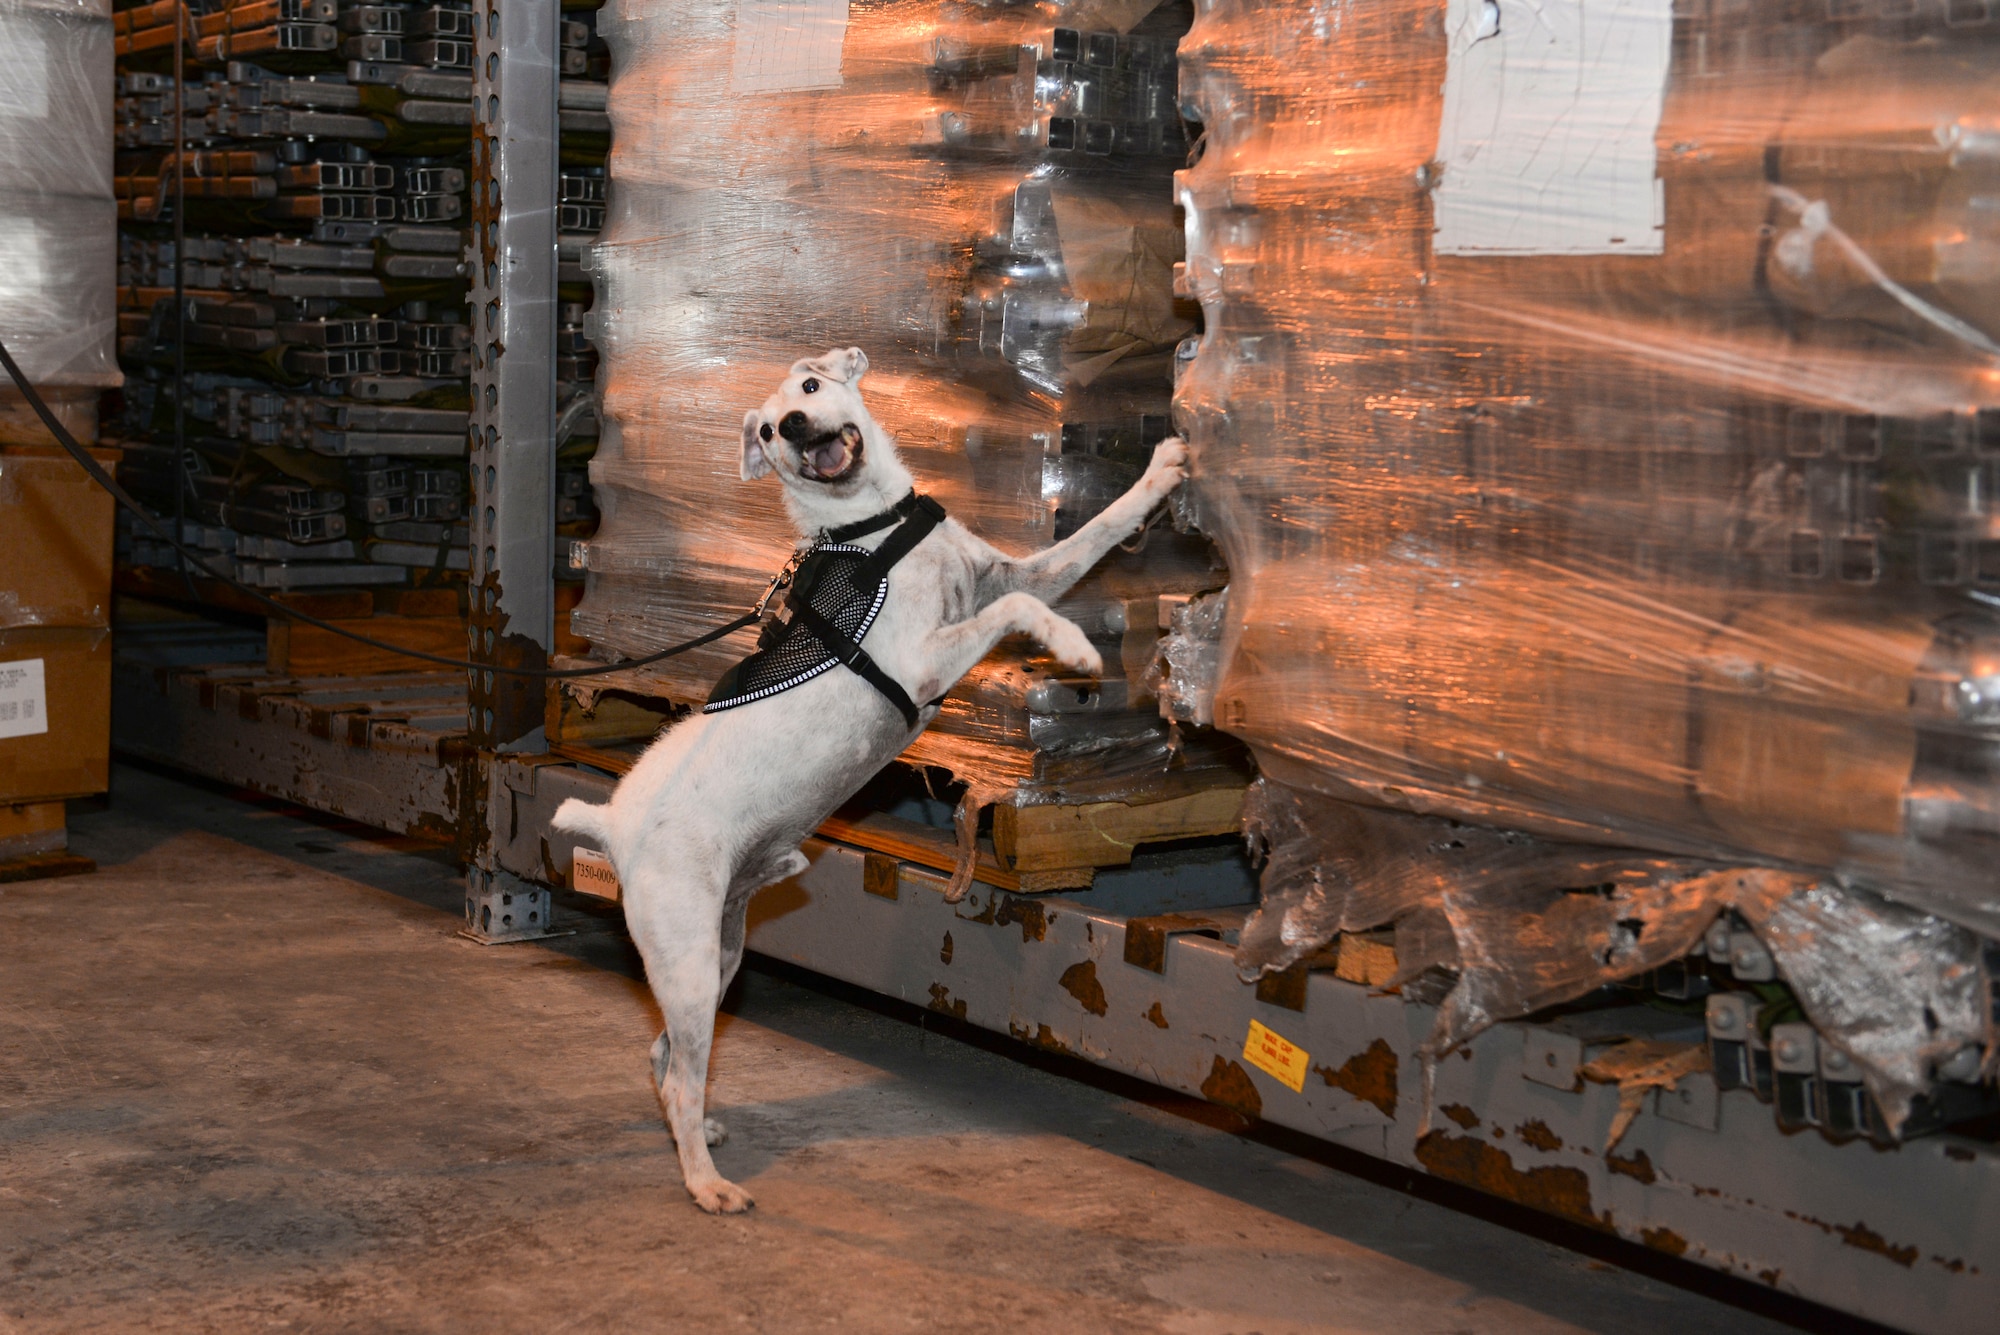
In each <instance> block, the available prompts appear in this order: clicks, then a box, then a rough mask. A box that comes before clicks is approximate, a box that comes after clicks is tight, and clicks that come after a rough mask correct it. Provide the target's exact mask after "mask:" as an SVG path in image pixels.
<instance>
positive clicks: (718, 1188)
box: [688, 1178, 757, 1214]
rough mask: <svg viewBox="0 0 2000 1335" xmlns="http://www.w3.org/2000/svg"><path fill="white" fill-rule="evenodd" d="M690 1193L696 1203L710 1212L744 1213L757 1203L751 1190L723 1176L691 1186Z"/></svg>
mask: <svg viewBox="0 0 2000 1335" xmlns="http://www.w3.org/2000/svg"><path fill="white" fill-rule="evenodd" d="M688 1194H689V1195H690V1196H692V1197H694V1203H695V1204H696V1205H699V1206H700V1207H701V1208H702V1209H704V1210H706V1211H707V1212H708V1213H710V1214H742V1213H743V1212H744V1211H745V1210H748V1209H749V1208H750V1207H751V1206H753V1205H755V1204H756V1203H757V1202H756V1201H755V1200H753V1199H752V1198H751V1196H750V1193H749V1192H747V1191H745V1190H743V1188H741V1187H739V1186H737V1185H736V1184H735V1183H734V1182H725V1181H724V1180H723V1179H721V1178H717V1179H715V1181H713V1182H707V1183H703V1184H702V1185H701V1186H699V1187H689V1188H688Z"/></svg>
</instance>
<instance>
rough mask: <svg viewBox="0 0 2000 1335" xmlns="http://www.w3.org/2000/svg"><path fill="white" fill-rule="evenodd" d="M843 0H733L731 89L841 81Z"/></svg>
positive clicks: (781, 89)
mask: <svg viewBox="0 0 2000 1335" xmlns="http://www.w3.org/2000/svg"><path fill="white" fill-rule="evenodd" d="M846 44H847V0H737V3H736V46H735V49H734V51H732V52H731V54H730V61H729V91H730V92H732V93H791V92H799V91H801V90H804V89H808V88H838V87H840V82H841V80H840V56H841V51H842V48H844V47H845V46H846Z"/></svg>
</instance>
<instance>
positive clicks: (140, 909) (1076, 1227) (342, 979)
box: [0, 769, 1854, 1335]
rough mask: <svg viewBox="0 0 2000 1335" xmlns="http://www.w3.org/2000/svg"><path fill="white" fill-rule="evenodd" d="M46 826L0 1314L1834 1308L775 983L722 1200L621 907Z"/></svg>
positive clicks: (1453, 1318) (1820, 1321)
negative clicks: (1535, 1228)
mask: <svg viewBox="0 0 2000 1335" xmlns="http://www.w3.org/2000/svg"><path fill="white" fill-rule="evenodd" d="M73 828H74V834H75V838H74V842H75V845H76V847H77V848H78V850H79V851H81V852H84V853H86V854H88V855H89V856H92V857H95V858H97V859H98V861H99V863H100V864H101V870H100V871H99V872H98V873H97V874H95V875H92V876H86V877H77V878H73V879H69V880H62V881H49V882H41V883H32V884H27V885H17V886H8V887H5V888H4V891H0V1332H8V1333H11V1332H15V1331H63V1332H90V1331H125V1330H171V1331H177V1332H178V1331H243V1330H261V1329H274V1330H275V1329H292V1330H324V1331H336V1330H337V1331H355V1330H366V1331H478V1332H488V1331H523V1332H535V1333H536V1335H553V1333H554V1332H558V1331H578V1332H582V1331H621V1332H622V1331H652V1330H675V1331H702V1330H736V1329H751V1330H785V1331H792V1330H803V1329H818V1328H825V1329H832V1330H860V1331H891V1330H948V1331H987V1330H994V1331H999V1330H1008V1331H1013V1330H1033V1331H1043V1330H1050V1331H1067V1330H1077V1331H1083V1330H1089V1331H1099V1330H1118V1331H1125V1330H1131V1331H1155V1330H1159V1331H1176V1332H1239V1333H1247V1332H1253V1331H1254V1332H1261V1335H1280V1333H1281V1332H1289V1331H1303V1330H1341V1331H1356V1332H1361V1331H1370V1332H1372V1331H1382V1332H1395V1335H1424V1333H1430V1332H1435V1333H1436V1335H1474V1333H1477V1335H1485V1333H1486V1332H1511V1331H1533V1332H1558V1331H1577V1330H1584V1331H1602V1332H1616V1333H1617V1335H1643V1333H1645V1332H1661V1333H1662V1335H1665V1333H1666V1332H1673V1335H1686V1333H1687V1332H1690V1331H1700V1332H1730V1333H1735V1332H1744V1333H1748V1332H1761V1331H1777V1330H1781V1329H1784V1328H1786V1327H1785V1326H1784V1325H1781V1324H1780V1322H1779V1321H1778V1320H1774V1319H1772V1316H1773V1314H1775V1316H1777V1317H1779V1318H1784V1319H1785V1320H1786V1321H1787V1322H1790V1323H1794V1324H1801V1325H1807V1326H1816V1327H1817V1326H1830V1325H1833V1324H1836V1323H1835V1322H1834V1321H1833V1319H1832V1318H1831V1316H1830V1314H1825V1313H1819V1312H1816V1311H1815V1310H1813V1309H1807V1308H1800V1307H1777V1306H1773V1305H1772V1304H1770V1303H1766V1304H1765V1308H1766V1310H1765V1312H1764V1313H1762V1314H1759V1313H1753V1312H1751V1311H1749V1310H1746V1309H1745V1308H1743V1307H1741V1306H1735V1305H1731V1304H1730V1303H1727V1302H1723V1301H1717V1299H1716V1297H1715V1296H1713V1295H1714V1294H1715V1293H1720V1294H1721V1295H1722V1296H1723V1297H1724V1298H1734V1297H1741V1296H1743V1295H1744V1294H1745V1293H1748V1292H1754V1291H1748V1290H1739V1289H1737V1288H1736V1287H1734V1286H1732V1285H1729V1284H1718V1285H1712V1286H1709V1289H1710V1291H1709V1292H1708V1293H1701V1292H1695V1291H1691V1290H1690V1289H1689V1288H1686V1287H1678V1286H1676V1285H1674V1284H1669V1283H1664V1282H1661V1281H1660V1280H1659V1279H1657V1278H1649V1277H1645V1276H1641V1275H1639V1274H1635V1273H1632V1272H1631V1271H1628V1270H1625V1269H1621V1268H1618V1267H1617V1266H1614V1265H1608V1264H1606V1263H1605V1262H1604V1261H1603V1260H1601V1259H1596V1260H1594V1259H1590V1258H1588V1257H1586V1256H1584V1255H1581V1254H1579V1253H1577V1252H1575V1251H1570V1250H1566V1249H1564V1248H1562V1247H1559V1246H1556V1245H1553V1244H1552V1243H1551V1242H1549V1241H1547V1240H1544V1239H1538V1238H1536V1237H1532V1236H1529V1235H1527V1234H1524V1233H1522V1232H1518V1231H1514V1230H1512V1229H1509V1228H1506V1227H1502V1226H1501V1225H1500V1224H1498V1223H1495V1222H1492V1221H1491V1220H1489V1219H1484V1218H1478V1217H1474V1216H1472V1215H1470V1214H1467V1213H1465V1212H1463V1211H1460V1210H1456V1209H1451V1208H1446V1207H1445V1206H1444V1205H1441V1204H1438V1203H1436V1202H1435V1201H1433V1200H1427V1199H1422V1198H1420V1197H1419V1196H1416V1195H1411V1194H1407V1193H1404V1192H1401V1191H1398V1190H1394V1189H1392V1188H1391V1187H1390V1186H1387V1185H1382V1184H1380V1183H1378V1182H1373V1181H1369V1180H1364V1179H1363V1178H1361V1177H1357V1176H1353V1175H1350V1174H1348V1173H1346V1172H1343V1171H1339V1169H1337V1168H1336V1167H1333V1166H1330V1165H1329V1162H1328V1160H1327V1158H1326V1157H1325V1156H1323V1155H1318V1154H1316V1153H1314V1151H1313V1150H1312V1147H1311V1145H1310V1144H1289V1145H1288V1144H1284V1143H1274V1142H1275V1138H1273V1137H1262V1138H1260V1137H1257V1136H1246V1135H1241V1134H1235V1133H1234V1132H1233V1131H1232V1130H1231V1129H1229V1128H1228V1127H1227V1126H1225V1125H1218V1122H1219V1121H1220V1120H1222V1119H1220V1118H1219V1116H1218V1114H1217V1111H1216V1110H1213V1109H1209V1108H1207V1106H1206V1105H1199V1104H1190V1103H1188V1102H1187V1101H1184V1100H1179V1099H1176V1098H1172V1097H1169V1096H1166V1095H1164V1094H1149V1093H1148V1092H1147V1091H1146V1090H1145V1089H1144V1088H1143V1087H1139V1086H1133V1085H1124V1084H1121V1083H1120V1082H1118V1081H1116V1080H1111V1079H1108V1078H1106V1079H1095V1078H1087V1077H1088V1073H1087V1072H1084V1073H1082V1074H1083V1075H1084V1076H1085V1077H1086V1078H1078V1076H1079V1072H1078V1071H1076V1070H1075V1069H1074V1068H1064V1067H1061V1066H1055V1067H1051V1065H1050V1064H1049V1063H1048V1062H1046V1061H1045V1060H1043V1059H1040V1058H1038V1057H1035V1056H1032V1055H1030V1054H1029V1053H1028V1052H1027V1050H1026V1049H1020V1048H1015V1047H1013V1046H1012V1045H1010V1044H1008V1043H1007V1042H1006V1041H1005V1040H990V1041H989V1040H985V1039H982V1038H979V1037H978V1036H976V1035H957V1036H954V1035H953V1034H941V1033H939V1032H938V1031H937V1030H935V1029H932V1030H930V1031H929V1032H928V1033H926V1032H925V1031H924V1030H923V1029H920V1028H919V1026H918V1025H917V1024H916V1023H915V1022H914V1019H913V1017H914V1014H915V1013H914V1012H907V1013H906V1012H903V1011H901V1010H900V1009H898V1008H895V1007H893V1006H889V1005H887V1004H878V1005H862V1004H856V1002H857V1000H864V1001H865V1000H866V999H865V998H857V997H855V996H853V995H851V994H843V993H842V992H840V991H839V990H838V989H835V988H832V987H830V986H828V987H815V986H807V985H802V982H801V980H799V979H796V978H792V977H788V976H784V975H780V974H775V973H772V972H768V971H765V972H755V971H746V976H745V979H744V982H743V984H742V985H741V987H740V990H739V992H738V994H737V995H735V996H734V997H732V999H731V1003H730V1006H729V1014H727V1015H725V1017H724V1018H723V1021H722V1026H721V1030H720V1036H719V1039H718V1042H717V1047H716V1069H715V1074H714V1081H713V1085H712V1107H713V1108H715V1109H716V1110H717V1111H719V1113H720V1114H721V1115H722V1116H723V1117H724V1118H725V1119H726V1120H727V1122H728V1123H729V1126H730V1130H731V1138H730V1140H729V1142H728V1143H727V1144H726V1145H724V1146H723V1147H722V1148H721V1149H720V1150H719V1151H718V1154H717V1159H718V1162H719V1164H720V1166H721V1168H722V1170H723V1172H725V1173H727V1174H729V1175H730V1176H731V1177H733V1178H736V1179H737V1180H739V1181H742V1182H744V1183H745V1184H746V1185H748V1186H749V1187H750V1189H751V1190H752V1191H753V1192H754V1193H755V1194H756V1197H757V1203H758V1206H757V1209H756V1211H755V1212H754V1213H753V1214H751V1215H748V1216H745V1217H741V1218H733V1219H727V1220H718V1219H712V1218H709V1217H707V1216H704V1215H702V1214H700V1213H698V1212H697V1211H696V1210H695V1209H694V1207H693V1206H692V1205H691V1204H690V1203H689V1201H688V1199H687V1197H686V1195H685V1193H683V1191H682V1190H681V1186H680V1179H679V1173H678V1170H677V1168H676V1166H675V1160H674V1156H673V1151H672V1146H671V1144H670V1143H669V1141H668V1138H667V1134H666V1131H665V1130H664V1128H663V1126H662V1124H661V1120H660V1116H659V1112H658V1106H657V1104H656V1102H655V1100H654V1097H653V1094H652V1091H651V1089H650V1087H649V1079H648V1074H647V1066H646V1048H647V1044H648V1043H649V1042H650V1041H651V1039H652V1037H653V1034H654V1033H655V1031H656V1029H657V1027H658V1025H657V1014H656V1012H655V1010H654V1008H653V1004H652V1001H651V999H650V997H649V996H648V994H647V993H646V991H645V989H644V987H643V986H642V985H641V984H640V983H639V982H638V981H637V978H636V974H637V968H636V961H635V960H634V959H633V957H632V956H631V954H630V952H629V949H628V948H627V947H626V945H625V943H624V940H623V937H622V934H621V932H620V931H619V930H618V928H617V926H616V924H615V922H613V921H611V920H608V919H604V918H592V917H588V916H582V915H576V914H572V915H571V918H570V921H571V922H573V923H577V924H580V926H581V928H582V930H581V931H579V933H578V934H577V935H575V936H573V937H569V938H566V939H565V940H563V941H560V942H557V943H555V944H554V945H553V946H545V945H515V946H505V947H480V946H476V945H473V944H471V943H469V942H466V941H463V940H461V939H459V938H458V937H457V936H456V935H455V934H454V933H455V929H456V927H457V920H456V896H457V893H458V891H457V883H456V881H455V878H454V876H453V873H452V868H451V867H450V866H449V864H447V863H446V862H444V861H443V860H442V859H440V858H438V857H437V856H436V855H434V854H430V853H426V852H423V851H421V850H418V849H414V848H412V847H410V846H407V845H404V844H401V843H399V842H398V841H395V840H391V839H387V838H384V837H380V836H373V835H370V834H369V833H368V832H366V831H362V830H358V829H354V828H351V827H343V826H340V825H338V824H333V823H329V822H325V821H320V820H316V819H311V818H304V817H302V816H301V815H300V814H299V813H296V812H292V811H288V810H285V809H281V808H278V807H275V806H272V805H269V804H257V803H252V802H248V801H243V800H239V799H238V798H235V797H231V796H229V795H226V794H222V793H219V792H216V791H213V790H210V789H206V788H202V787H198V786H194V785H192V784H187V783H182V782H180V781H177V780H174V779H171V778H167V777H163V776H160V775H157V774H153V773H150V772H146V771H141V770H134V769H121V770H119V771H118V773H117V775H116V789H115V795H114V801H113V802H112V803H111V804H110V806H109V807H108V809H105V810H101V811H94V812H84V813H79V814H78V815H77V817H76V818H75V821H74V825H73ZM1290 1151H1301V1152H1300V1153H1293V1152H1290ZM1602 1245H1603V1246H1607V1247H1610V1248H1611V1252H1610V1253H1609V1254H1610V1255H1611V1256H1612V1257H1613V1259H1618V1257H1619V1256H1621V1255H1622V1253H1619V1252H1618V1250H1617V1246H1616V1244H1609V1243H1607V1244H1602ZM1601 1254H1602V1253H1601ZM1667 1273H1668V1275H1669V1277H1670V1278H1673V1277H1676V1276H1678V1277H1679V1278H1681V1279H1683V1280H1685V1279H1687V1278H1688V1277H1689V1276H1694V1277H1695V1278H1696V1279H1697V1280H1699V1275H1698V1273H1697V1272H1694V1271H1693V1270H1692V1268H1688V1269H1687V1270H1686V1271H1684V1272H1681V1271H1675V1270H1674V1269H1673V1268H1672V1266H1668V1267H1667ZM1839 1324H1841V1325H1842V1326H1843V1328H1850V1329H1851V1328H1854V1327H1853V1326H1852V1323H1839Z"/></svg>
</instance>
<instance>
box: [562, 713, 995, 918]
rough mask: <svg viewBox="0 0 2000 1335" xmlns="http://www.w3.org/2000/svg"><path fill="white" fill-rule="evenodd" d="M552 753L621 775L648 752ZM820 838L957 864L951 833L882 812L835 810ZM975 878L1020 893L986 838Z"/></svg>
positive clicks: (575, 746) (940, 865)
mask: <svg viewBox="0 0 2000 1335" xmlns="http://www.w3.org/2000/svg"><path fill="white" fill-rule="evenodd" d="M549 750H550V751H551V752H553V753H554V754H556V755H559V756H563V757H564V758H566V759H569V760H575V761H579V762H581V763H583V764H585V765H589V766H591V767H593V768H595V769H601V770H604V771H605V772H606V773H610V774H620V775H622V774H624V773H625V772H627V771H628V770H630V769H631V768H632V766H633V764H634V762H636V761H637V760H638V759H639V755H640V753H641V752H642V751H643V750H644V748H643V747H634V748H630V749H625V748H621V749H618V750H612V749H610V748H608V747H601V746H592V745H590V744H588V743H585V742H562V743H558V744H556V745H554V746H551V747H550V748H549ZM819 837H820V838H822V839H826V840H830V841H831V842H833V843H837V844H851V845H853V846H854V847H856V848H861V849H866V850H868V851H869V852H871V853H885V854H887V855H888V856H890V857H892V858H895V859H897V860H898V861H900V862H911V863H915V864H916V865H917V866H919V867H928V868H930V869H931V870H932V871H942V872H949V871H951V870H953V869H954V868H955V867H957V866H958V839H957V837H956V836H954V835H953V834H952V833H951V832H950V831H947V830H940V829H937V828H935V827H934V826H930V825H920V824H918V823H917V822H916V821H913V820H903V819H902V818H901V817H898V816H888V815H884V814H882V813H881V812H875V811H871V812H866V813H860V812H851V811H849V812H836V813H835V814H833V815H832V816H829V817H827V819H826V821H825V822H824V823H823V824H822V825H821V826H820V827H819ZM972 879H974V880H975V881H980V882H982V883H984V884H986V885H991V886H996V887H998V888H999V889H1002V890H1016V891H1018V890H1020V889H1021V877H1020V876H1019V875H1017V874H1016V873H1014V872H1011V871H1009V870H1008V869H1007V868H1005V867H1003V866H1001V865H1000V861H999V859H998V858H996V857H995V856H994V854H993V845H992V843H991V842H990V841H988V840H985V839H982V840H980V841H979V857H978V861H977V862H976V863H975V864H974V866H973V870H972Z"/></svg>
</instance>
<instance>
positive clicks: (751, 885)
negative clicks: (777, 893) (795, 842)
mask: <svg viewBox="0 0 2000 1335" xmlns="http://www.w3.org/2000/svg"><path fill="white" fill-rule="evenodd" d="M807 865H808V864H807V862H806V855H805V854H804V853H802V852H800V851H799V850H798V849H796V848H794V849H790V850H788V851H786V852H785V853H782V854H780V855H779V856H777V857H776V858H775V859H773V860H772V862H770V863H769V864H768V865H767V866H765V867H763V868H760V869H759V870H758V871H757V872H756V873H754V874H753V875H752V876H750V877H748V878H746V879H745V880H743V881H742V882H740V883H739V886H738V889H737V890H736V891H734V892H732V893H731V894H730V897H729V899H728V901H727V902H726V903H724V904H723V906H722V982H721V986H720V988H719V989H718V990H717V992H716V996H717V997H718V998H720V997H721V996H722V995H723V994H724V993H726V992H728V991H729V985H730V984H731V983H733V982H735V981H736V972H737V970H738V969H740V968H742V967H743V942H744V938H745V936H746V935H747V934H748V932H747V927H746V923H745V921H744V919H745V915H746V914H747V913H748V911H749V908H750V896H751V895H753V894H755V893H756V892H757V891H758V890H760V889H762V888H763V887H764V886H767V885H775V884H776V883H777V882H779V881H784V880H789V879H791V878H792V877H794V876H797V875H798V874H799V873H800V872H802V871H804V870H805V869H806V867H807ZM672 1050H673V1043H672V1040H671V1039H669V1038H668V1037H667V1032H666V1031H665V1030H664V1029H663V1030H661V1031H660V1036H659V1037H658V1038H656V1039H654V1040H653V1050H652V1053H651V1057H652V1063H653V1086H654V1088H656V1089H664V1088H665V1086H666V1083H667V1054H668V1053H669V1052H671V1051H672ZM701 1132H702V1139H703V1140H705V1141H707V1142H708V1143H709V1144H710V1145H720V1144H721V1143H722V1142H723V1141H725V1140H727V1139H729V1128H728V1127H725V1126H724V1125H723V1124H722V1123H721V1122H720V1121H718V1120H717V1119H716V1118H713V1117H703V1118H702V1119H701Z"/></svg>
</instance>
